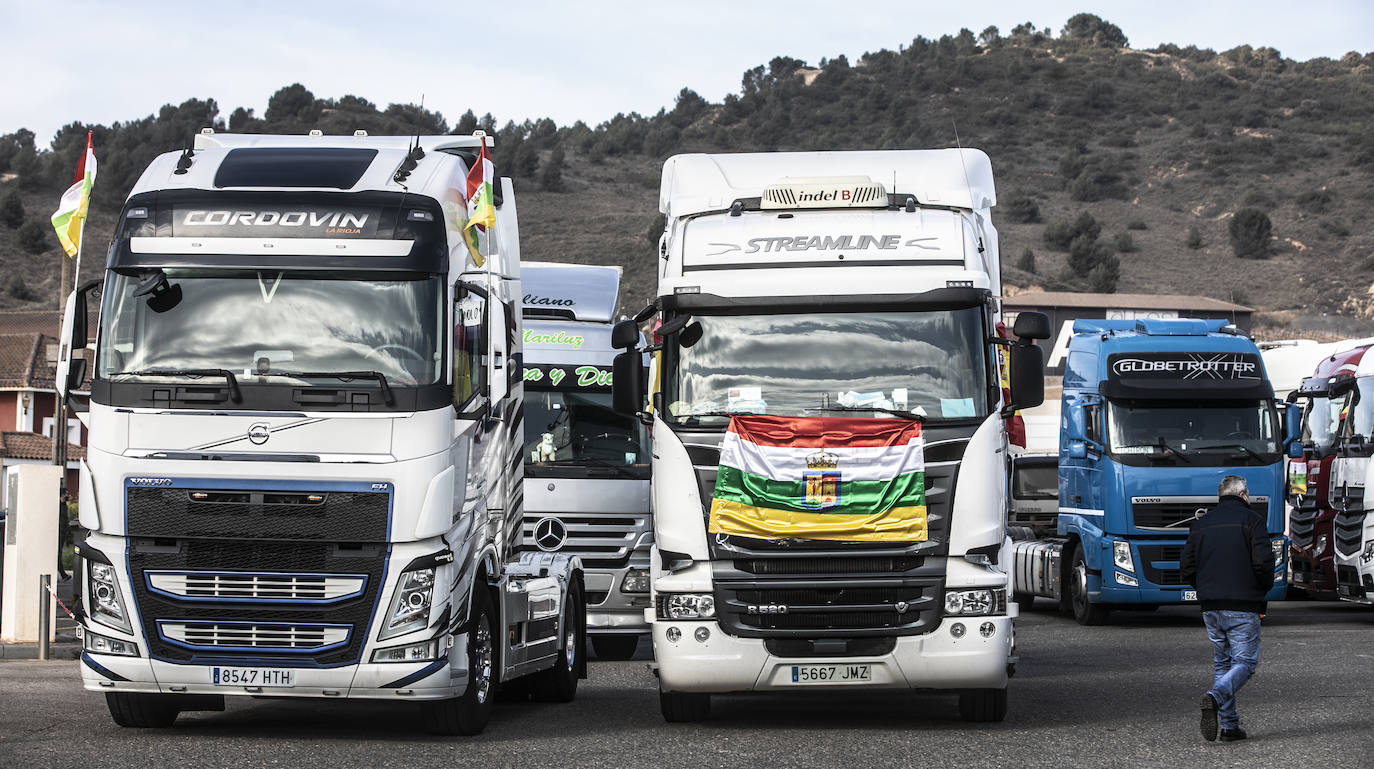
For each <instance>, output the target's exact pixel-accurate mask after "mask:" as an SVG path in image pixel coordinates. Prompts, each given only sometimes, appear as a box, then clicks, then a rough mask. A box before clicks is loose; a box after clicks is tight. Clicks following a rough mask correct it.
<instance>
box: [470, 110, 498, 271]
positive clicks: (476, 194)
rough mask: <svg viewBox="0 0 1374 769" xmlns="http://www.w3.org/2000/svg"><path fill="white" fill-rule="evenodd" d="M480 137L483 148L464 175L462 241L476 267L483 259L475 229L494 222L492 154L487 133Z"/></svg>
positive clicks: (484, 258) (483, 230)
mask: <svg viewBox="0 0 1374 769" xmlns="http://www.w3.org/2000/svg"><path fill="white" fill-rule="evenodd" d="M481 138H482V148H481V150H480V151H479V152H478V154H477V162H476V163H473V164H472V168H469V169H468V177H467V204H468V210H467V216H468V219H467V223H465V224H464V225H463V242H464V243H466V244H467V246H468V252H469V253H470V254H472V261H473V263H474V264H476V265H477V266H478V267H481V266H482V265H483V264H484V263H485V262H486V257H485V256H483V255H482V249H481V242H480V239H479V236H478V232H486V231H487V230H488V229H490V228H492V227H495V226H496V205H495V196H494V194H493V191H492V183H493V180H492V178H491V177H492V174H493V169H492V165H491V158H490V157H489V156H488V155H487V137H485V136H483V137H481Z"/></svg>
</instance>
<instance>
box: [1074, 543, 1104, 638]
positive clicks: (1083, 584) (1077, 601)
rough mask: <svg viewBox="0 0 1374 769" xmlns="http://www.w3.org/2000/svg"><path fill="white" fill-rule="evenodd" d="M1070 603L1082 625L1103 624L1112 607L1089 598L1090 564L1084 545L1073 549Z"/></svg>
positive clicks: (1076, 618)
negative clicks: (1085, 554) (1084, 553)
mask: <svg viewBox="0 0 1374 769" xmlns="http://www.w3.org/2000/svg"><path fill="white" fill-rule="evenodd" d="M1068 587H1069V605H1070V606H1071V607H1072V608H1073V618H1074V619H1075V620H1078V624H1080V625H1103V624H1106V622H1107V615H1109V614H1111V611H1112V610H1111V609H1109V608H1107V607H1106V606H1103V605H1102V604H1100V603H1092V602H1091V601H1089V600H1088V564H1087V562H1086V561H1084V560H1083V546H1082V545H1081V544H1080V545H1078V546H1076V547H1074V549H1073V559H1072V561H1070V566H1069V585H1068Z"/></svg>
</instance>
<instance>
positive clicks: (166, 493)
mask: <svg viewBox="0 0 1374 769" xmlns="http://www.w3.org/2000/svg"><path fill="white" fill-rule="evenodd" d="M175 482H176V483H179V484H180V483H183V481H180V480H179V479H178V480H177V481H175ZM195 483H201V482H200V481H195ZM204 483H205V485H204V486H197V487H180V486H178V487H176V488H149V487H143V486H132V487H129V488H128V489H127V490H126V499H125V501H126V512H127V514H128V530H129V536H131V537H185V538H194V539H212V538H213V539H235V540H242V539H268V540H317V541H318V540H324V541H328V542H385V541H386V539H387V523H388V518H389V516H390V507H391V495H390V493H388V492H385V491H354V490H349V491H339V490H325V489H321V490H316V491H298V490H295V489H292V490H264V489H252V490H247V489H216V488H214V487H213V485H214V482H213V481H205V482H204ZM358 485H360V486H363V487H364V488H365V487H366V485H365V484H358Z"/></svg>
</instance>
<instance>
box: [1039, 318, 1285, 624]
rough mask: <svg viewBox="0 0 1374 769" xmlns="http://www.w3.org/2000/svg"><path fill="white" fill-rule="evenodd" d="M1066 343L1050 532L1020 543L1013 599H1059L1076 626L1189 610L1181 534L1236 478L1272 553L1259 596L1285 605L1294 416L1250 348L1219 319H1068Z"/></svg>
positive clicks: (1193, 595) (1191, 595)
mask: <svg viewBox="0 0 1374 769" xmlns="http://www.w3.org/2000/svg"><path fill="white" fill-rule="evenodd" d="M1073 331H1074V334H1073V337H1072V339H1071V340H1070V341H1069V345H1068V347H1069V353H1068V358H1067V362H1066V364H1065V368H1064V392H1063V400H1062V403H1061V406H1060V409H1061V410H1060V413H1061V415H1062V416H1061V418H1060V425H1061V429H1060V435H1059V463H1058V467H1059V513H1058V517H1057V520H1056V526H1055V532H1054V534H1053V536H1049V537H1046V538H1044V539H1034V540H1023V541H1018V542H1016V544H1015V546H1014V549H1015V560H1016V570H1015V573H1016V577H1017V584H1016V592H1017V593H1019V594H1024V595H1026V596H1030V597H1034V596H1044V597H1047V598H1053V599H1057V600H1059V601H1060V605H1061V607H1062V608H1063V609H1064V610H1065V611H1066V612H1069V613H1072V615H1073V616H1074V618H1075V619H1077V620H1078V622H1080V623H1082V624H1085V625H1097V624H1102V623H1104V622H1106V621H1107V619H1108V617H1109V614H1110V612H1111V610H1112V609H1113V608H1116V607H1119V608H1123V609H1125V608H1133V607H1137V608H1142V609H1145V608H1151V607H1157V606H1160V605H1162V604H1177V603H1193V602H1196V601H1197V591H1196V590H1195V589H1194V588H1193V587H1192V586H1190V585H1186V584H1184V583H1183V578H1182V576H1181V572H1180V568H1179V559H1180V558H1181V557H1182V553H1183V546H1184V544H1185V543H1186V542H1187V539H1188V530H1189V527H1190V526H1191V525H1192V522H1193V520H1194V519H1196V518H1197V517H1198V516H1200V515H1202V514H1203V513H1205V512H1206V511H1207V510H1209V509H1211V508H1212V507H1213V506H1215V505H1216V504H1217V486H1218V484H1219V483H1220V482H1221V479H1222V478H1224V477H1225V476H1228V475H1238V476H1241V477H1243V478H1245V480H1246V483H1247V485H1248V486H1249V489H1250V506H1251V508H1252V509H1254V510H1255V512H1256V513H1257V514H1258V515H1260V516H1262V517H1263V518H1264V520H1265V522H1266V526H1267V531H1268V533H1269V536H1270V542H1271V545H1272V547H1273V550H1274V562H1275V563H1276V564H1277V565H1276V566H1275V571H1274V582H1273V587H1272V588H1271V589H1270V591H1269V593H1268V598H1269V599H1270V600H1277V599H1281V598H1283V596H1284V590H1285V585H1286V583H1287V580H1286V570H1287V559H1286V557H1285V556H1286V553H1287V550H1288V546H1287V539H1286V537H1285V536H1284V480H1285V479H1284V474H1283V473H1284V457H1285V452H1286V450H1287V449H1288V448H1289V447H1292V446H1295V445H1296V441H1297V435H1296V432H1297V425H1298V412H1297V407H1296V406H1292V407H1291V408H1290V409H1287V410H1286V415H1285V418H1283V419H1281V418H1280V412H1279V410H1278V409H1277V408H1276V404H1275V400H1274V391H1273V388H1272V387H1271V386H1270V384H1269V381H1268V380H1267V379H1266V378H1265V374H1264V363H1263V361H1262V360H1261V359H1260V355H1259V349H1258V348H1257V347H1256V346H1255V343H1254V342H1253V341H1252V340H1251V339H1250V338H1248V337H1246V336H1245V335H1243V334H1241V333H1240V332H1238V331H1236V330H1235V328H1234V327H1230V326H1227V325H1226V322H1225V321H1223V320H1193V319H1181V320H1154V319H1150V320H1078V321H1075V322H1074V326H1073ZM1285 427H1286V428H1287V429H1288V430H1291V431H1292V433H1293V434H1292V435H1286V434H1285ZM1061 586H1062V587H1061Z"/></svg>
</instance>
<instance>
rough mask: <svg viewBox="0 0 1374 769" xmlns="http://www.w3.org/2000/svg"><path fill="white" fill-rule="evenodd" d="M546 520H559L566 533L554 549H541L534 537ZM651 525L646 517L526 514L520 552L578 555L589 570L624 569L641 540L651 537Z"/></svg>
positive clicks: (545, 545) (591, 514)
mask: <svg viewBox="0 0 1374 769" xmlns="http://www.w3.org/2000/svg"><path fill="white" fill-rule="evenodd" d="M545 518H553V519H555V520H557V521H558V522H559V523H560V524H561V525H562V527H563V531H564V532H565V537H564V538H563V540H562V541H561V542H560V543H558V544H557V546H555V547H550V546H549V545H550V543H549V542H547V541H546V542H544V543H543V544H544V547H540V542H539V541H537V539H536V537H535V534H536V531H535V530H536V528H537V527H538V526H539V522H540V521H542V520H544V519H545ZM649 525H650V524H649V516H648V515H647V514H645V515H626V514H623V513H617V514H601V513H527V514H526V515H525V518H524V525H523V526H522V527H521V532H520V533H521V545H520V550H521V551H522V552H535V553H537V552H540V551H541V550H544V551H546V552H557V553H565V554H567V555H576V556H579V557H580V558H581V559H582V565H583V566H584V567H586V568H588V569H623V568H625V567H626V566H628V565H629V564H630V554H631V553H633V552H634V549H635V547H636V546H637V545H638V544H639V542H640V540H641V539H642V538H643V537H644V536H645V535H647V534H648V533H649ZM539 533H540V534H541V535H542V534H544V533H545V532H544V531H542V530H541V531H540V532H539Z"/></svg>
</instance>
